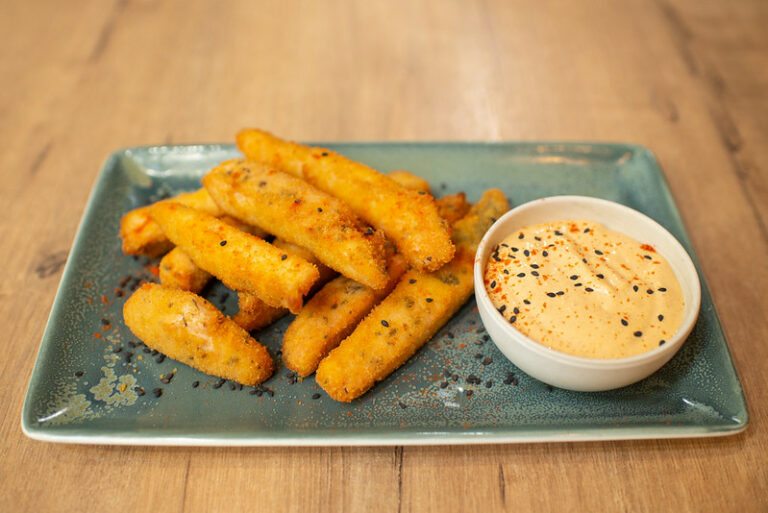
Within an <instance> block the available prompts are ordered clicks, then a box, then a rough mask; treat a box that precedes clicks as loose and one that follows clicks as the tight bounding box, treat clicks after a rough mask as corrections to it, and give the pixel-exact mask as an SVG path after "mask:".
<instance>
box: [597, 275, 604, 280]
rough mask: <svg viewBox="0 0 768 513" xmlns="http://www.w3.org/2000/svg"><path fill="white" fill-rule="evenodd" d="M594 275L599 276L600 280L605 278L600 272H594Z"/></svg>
mask: <svg viewBox="0 0 768 513" xmlns="http://www.w3.org/2000/svg"><path fill="white" fill-rule="evenodd" d="M595 276H597V277H598V278H600V279H601V280H602V279H603V278H605V276H604V275H602V274H596V275H595Z"/></svg>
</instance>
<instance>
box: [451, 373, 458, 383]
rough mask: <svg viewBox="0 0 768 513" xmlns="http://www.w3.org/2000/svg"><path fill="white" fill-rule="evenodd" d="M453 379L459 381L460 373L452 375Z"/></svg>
mask: <svg viewBox="0 0 768 513" xmlns="http://www.w3.org/2000/svg"><path fill="white" fill-rule="evenodd" d="M451 380H452V381H454V382H456V381H458V380H459V375H458V374H454V375H452V376H451Z"/></svg>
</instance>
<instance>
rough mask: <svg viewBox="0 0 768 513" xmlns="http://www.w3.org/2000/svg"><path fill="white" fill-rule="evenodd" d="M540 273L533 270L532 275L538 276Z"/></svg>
mask: <svg viewBox="0 0 768 513" xmlns="http://www.w3.org/2000/svg"><path fill="white" fill-rule="evenodd" d="M538 275H539V271H531V276H538Z"/></svg>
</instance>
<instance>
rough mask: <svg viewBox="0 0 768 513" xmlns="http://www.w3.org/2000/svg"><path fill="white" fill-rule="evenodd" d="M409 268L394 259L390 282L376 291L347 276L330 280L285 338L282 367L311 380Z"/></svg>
mask: <svg viewBox="0 0 768 513" xmlns="http://www.w3.org/2000/svg"><path fill="white" fill-rule="evenodd" d="M407 267H408V264H407V262H406V261H405V258H403V256H402V255H399V254H397V255H392V257H391V258H390V264H389V282H388V283H387V286H386V287H384V288H383V289H379V290H373V289H372V288H370V287H366V286H365V285H363V284H361V283H358V282H356V281H354V280H351V279H349V278H347V277H346V276H339V277H338V278H336V279H335V280H331V281H330V282H329V283H328V284H327V285H326V286H325V287H323V288H322V289H320V291H319V292H318V293H317V294H315V295H314V296H312V299H310V300H309V301H307V304H305V305H304V308H302V309H301V312H299V314H298V315H297V316H296V319H294V321H293V322H292V323H291V325H290V326H288V329H287V330H286V331H285V335H284V336H283V347H282V351H283V363H284V364H285V366H286V367H288V368H289V369H291V370H292V371H295V372H296V373H298V374H299V375H300V376H309V375H310V374H312V373H313V372H315V369H317V365H318V364H319V363H320V360H322V359H323V358H324V357H325V355H327V354H328V352H329V351H330V350H331V349H333V348H334V347H336V346H337V345H338V344H339V342H341V341H342V340H343V339H344V338H345V337H346V336H347V335H349V334H350V333H351V332H352V330H353V329H354V328H355V326H357V324H358V323H359V322H360V320H361V319H362V318H363V317H365V316H366V314H367V313H368V312H370V311H371V308H373V306H374V305H375V304H376V303H378V302H379V301H381V300H382V299H383V298H384V297H385V296H386V295H387V294H389V293H390V292H391V291H392V288H393V287H394V286H395V284H396V283H397V281H398V280H399V279H400V276H402V274H403V273H404V272H405V270H406V268H407Z"/></svg>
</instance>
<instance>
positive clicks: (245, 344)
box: [123, 283, 274, 386]
mask: <svg viewBox="0 0 768 513" xmlns="http://www.w3.org/2000/svg"><path fill="white" fill-rule="evenodd" d="M123 317H124V318H125V324H126V325H127V326H128V327H129V328H130V330H131V331H132V332H133V334H134V335H136V336H137V337H138V338H139V339H140V340H142V341H143V342H144V343H145V344H146V345H147V346H148V347H151V348H152V349H156V350H158V351H159V352H161V353H162V354H164V355H166V356H168V357H169V358H173V359H174V360H178V361H180V362H182V363H185V364H187V365H189V366H190V367H194V368H196V369H199V370H201V371H203V372H205V373H208V374H212V375H214V376H218V377H220V378H225V379H229V380H232V381H236V382H238V383H242V384H243V385H248V386H253V385H257V384H259V383H261V382H262V381H264V380H266V379H267V378H269V377H270V376H271V375H272V372H273V370H274V365H273V362H272V358H271V357H270V356H269V353H268V352H267V350H266V349H265V348H264V346H262V345H261V344H259V343H258V342H257V341H256V340H254V339H253V338H251V336H250V335H248V333H247V332H246V331H245V330H243V329H242V328H241V327H240V326H238V325H237V324H235V323H234V322H232V321H231V320H230V319H228V318H227V317H225V316H224V314H222V313H221V312H219V310H217V309H216V307H215V306H213V305H212V304H211V303H209V302H208V301H206V300H205V299H203V298H201V297H200V296H197V295H195V294H193V293H192V292H187V291H183V290H178V289H169V288H167V287H163V286H162V285H156V284H153V283H146V284H144V285H142V286H141V287H140V288H139V289H138V290H136V292H134V293H133V295H131V297H130V298H128V301H126V302H125V306H124V307H123Z"/></svg>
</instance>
